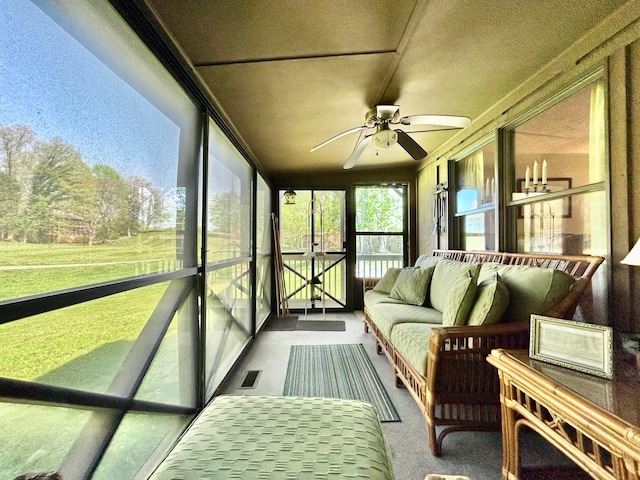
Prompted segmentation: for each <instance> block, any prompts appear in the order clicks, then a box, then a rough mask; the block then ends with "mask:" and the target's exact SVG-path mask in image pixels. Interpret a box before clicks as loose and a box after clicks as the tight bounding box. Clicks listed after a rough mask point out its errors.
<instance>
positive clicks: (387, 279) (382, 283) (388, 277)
mask: <svg viewBox="0 0 640 480" xmlns="http://www.w3.org/2000/svg"><path fill="white" fill-rule="evenodd" d="M401 270H402V269H401V268H389V269H388V270H387V271H386V272H385V274H384V275H383V276H382V278H381V279H380V280H379V281H378V283H376V286H375V287H373V290H374V291H376V292H380V293H386V294H387V295H388V294H389V293H391V289H392V288H393V286H394V285H395V283H396V280H397V279H398V275H399V274H400V271H401Z"/></svg>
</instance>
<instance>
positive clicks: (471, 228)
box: [433, 140, 496, 250]
mask: <svg viewBox="0 0 640 480" xmlns="http://www.w3.org/2000/svg"><path fill="white" fill-rule="evenodd" d="M472 148H473V147H472ZM475 148H476V150H474V151H473V152H471V153H470V154H468V155H466V156H464V157H463V158H461V159H460V160H458V161H457V162H456V163H455V179H456V180H455V182H456V192H455V200H456V202H455V210H456V216H457V217H458V218H457V221H456V226H457V231H458V232H459V235H458V243H459V247H460V248H462V249H463V250H495V249H496V222H495V204H496V180H495V158H496V142H495V141H494V140H491V141H488V142H487V143H485V144H484V145H482V146H480V147H475ZM434 201H436V200H435V199H434ZM433 208H434V211H436V210H437V209H438V208H439V207H438V206H437V205H434V206H433Z"/></svg>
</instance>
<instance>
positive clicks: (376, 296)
mask: <svg viewBox="0 0 640 480" xmlns="http://www.w3.org/2000/svg"><path fill="white" fill-rule="evenodd" d="M379 303H395V304H396V305H397V304H398V303H403V302H402V300H396V299H395V298H391V297H390V296H389V294H388V293H383V292H377V291H375V290H367V291H366V292H364V304H365V306H366V307H367V308H368V309H369V310H372V309H373V308H374V307H375V306H376V305H378V304H379Z"/></svg>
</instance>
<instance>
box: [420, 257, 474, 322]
mask: <svg viewBox="0 0 640 480" xmlns="http://www.w3.org/2000/svg"><path fill="white" fill-rule="evenodd" d="M479 268H480V265H478V264H470V263H465V262H458V261H456V260H449V259H446V258H443V259H441V260H439V261H438V263H436V266H435V269H434V271H433V277H432V279H431V287H430V288H429V301H430V305H431V307H433V308H435V309H436V310H438V311H440V312H444V307H445V304H446V302H447V298H448V296H449V291H450V290H451V289H452V287H453V286H454V284H455V283H456V281H457V280H458V279H459V278H469V275H471V276H473V277H476V278H477V272H478V269H479Z"/></svg>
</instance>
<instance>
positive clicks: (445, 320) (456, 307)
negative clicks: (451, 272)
mask: <svg viewBox="0 0 640 480" xmlns="http://www.w3.org/2000/svg"><path fill="white" fill-rule="evenodd" d="M477 277H478V270H477V269H476V270H475V272H473V273H472V272H471V271H467V272H466V273H465V274H464V275H463V276H461V277H460V278H458V279H456V280H455V282H454V284H453V285H452V286H451V289H450V290H449V293H448V294H447V300H446V301H445V303H444V308H443V310H442V325H443V326H445V327H453V326H456V325H464V324H465V323H466V321H467V315H468V314H469V310H471V307H472V306H473V304H474V300H475V298H476V289H477V287H478V284H477Z"/></svg>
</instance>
